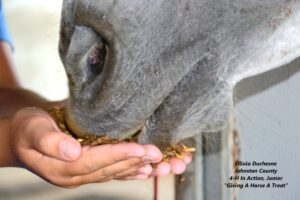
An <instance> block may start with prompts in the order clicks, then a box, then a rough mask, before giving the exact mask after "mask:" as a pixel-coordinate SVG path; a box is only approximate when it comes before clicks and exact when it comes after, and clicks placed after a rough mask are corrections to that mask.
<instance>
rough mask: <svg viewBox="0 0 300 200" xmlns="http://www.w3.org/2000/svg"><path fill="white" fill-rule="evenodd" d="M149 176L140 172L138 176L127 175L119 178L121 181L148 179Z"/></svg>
mask: <svg viewBox="0 0 300 200" xmlns="http://www.w3.org/2000/svg"><path fill="white" fill-rule="evenodd" d="M148 178H149V175H146V174H139V175H136V176H127V177H124V178H121V179H119V180H120V181H129V180H146V179H148Z"/></svg>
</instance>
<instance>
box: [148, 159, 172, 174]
mask: <svg viewBox="0 0 300 200" xmlns="http://www.w3.org/2000/svg"><path fill="white" fill-rule="evenodd" d="M170 172H171V166H170V164H169V163H167V162H161V163H159V164H158V166H157V168H156V169H155V170H154V171H153V172H152V175H153V176H166V175H169V174H170Z"/></svg>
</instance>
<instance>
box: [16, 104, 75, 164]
mask: <svg viewBox="0 0 300 200" xmlns="http://www.w3.org/2000/svg"><path fill="white" fill-rule="evenodd" d="M20 115H21V116H22V118H23V119H24V118H25V119H26V120H23V123H26V124H25V125H24V126H25V128H24V129H23V131H24V134H25V137H26V138H25V141H24V142H26V141H28V143H31V145H29V146H30V147H31V148H33V149H34V150H35V151H37V152H39V153H41V154H44V155H46V156H49V157H53V158H56V159H59V160H63V161H75V160H77V159H78V158H79V156H80V153H81V146H80V144H79V142H78V141H77V140H75V139H74V138H73V137H71V136H68V135H66V134H65V133H63V132H61V131H60V130H59V129H58V127H57V126H56V124H55V122H54V120H53V119H52V118H51V117H50V115H48V113H46V112H44V111H42V110H39V109H33V108H31V109H26V110H25V109H24V110H23V112H22V113H19V116H20Z"/></svg>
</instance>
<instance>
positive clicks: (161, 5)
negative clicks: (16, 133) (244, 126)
mask: <svg viewBox="0 0 300 200" xmlns="http://www.w3.org/2000/svg"><path fill="white" fill-rule="evenodd" d="M299 7H300V6H299V3H298V2H297V1H287V2H286V1H284V0H264V1H248V0H247V1H246V0H245V1H244V0H243V1H229V0H228V1H218V0H203V1H198V0H184V1H179V0H178V1H168V0H150V1H149V0H132V1H120V0H106V1H99V0H76V1H75V0H64V4H63V11H62V21H61V34H60V45H59V47H60V48H59V49H60V55H61V59H62V62H63V64H64V66H65V69H66V72H67V75H68V79H69V88H70V98H69V99H68V103H67V122H68V125H69V126H70V128H71V129H72V130H73V131H74V132H75V133H77V134H78V135H89V134H96V135H104V134H105V135H108V136H110V137H112V138H126V137H129V136H131V135H133V134H134V133H135V132H137V131H138V130H140V129H142V130H143V131H142V134H141V135H140V138H139V141H140V142H141V143H154V144H157V145H159V146H163V145H165V144H169V143H176V142H178V141H179V140H181V139H183V138H187V137H191V136H194V135H196V134H198V133H200V132H201V131H212V130H214V131H215V130H219V129H220V128H222V127H223V125H224V124H225V123H226V122H227V121H228V118H229V116H230V113H231V109H232V88H233V87H234V85H235V84H236V82H238V81H239V80H241V79H242V78H245V77H247V76H250V75H255V74H258V73H261V72H264V71H266V70H269V69H271V68H274V67H278V66H280V65H282V64H283V63H284V62H289V61H291V60H292V59H294V58H295V57H297V56H298V55H299V46H300V45H299V44H300V42H299V41H300V39H299V38H300V33H299V30H300V28H299V27H300V23H299V18H297V16H299V11H298V10H299ZM297 19H298V20H297ZM287 27H288V28H289V29H290V30H291V31H290V32H287V31H285V30H286V28H287ZM290 36H293V38H294V40H293V41H294V43H293V44H289V37H290ZM296 36H297V38H296ZM292 50H293V51H292Z"/></svg>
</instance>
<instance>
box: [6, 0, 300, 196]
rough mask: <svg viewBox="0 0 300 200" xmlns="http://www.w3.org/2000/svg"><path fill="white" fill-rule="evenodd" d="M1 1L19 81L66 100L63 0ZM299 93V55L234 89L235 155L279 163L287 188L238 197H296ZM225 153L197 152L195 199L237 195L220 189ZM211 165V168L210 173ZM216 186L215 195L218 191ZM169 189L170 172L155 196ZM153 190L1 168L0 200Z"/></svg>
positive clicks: (138, 185) (168, 192)
mask: <svg viewBox="0 0 300 200" xmlns="http://www.w3.org/2000/svg"><path fill="white" fill-rule="evenodd" d="M3 4H4V5H3V6H4V12H5V15H6V17H7V21H8V25H9V29H10V32H11V35H12V37H13V40H14V47H15V52H14V56H15V61H16V66H17V67H16V69H15V70H16V72H17V74H18V77H19V79H20V80H21V83H22V85H23V86H24V87H25V88H27V89H31V90H33V91H36V92H37V93H39V94H41V95H42V96H44V97H46V98H48V99H49V100H60V99H63V98H66V97H67V96H68V89H67V80H66V76H65V72H64V69H63V66H62V64H61V62H60V60H59V56H58V49H57V46H58V32H59V18H60V9H61V4H62V0H51V1H40V0H26V1H24V0H3ZM299 91H300V60H299V59H298V60H295V61H294V62H292V63H290V64H289V65H286V66H284V67H281V68H279V69H275V70H272V71H270V72H267V73H264V74H261V75H258V76H256V77H251V78H248V79H246V80H244V81H242V82H241V83H239V84H238V85H237V87H236V88H235V91H234V99H235V105H236V109H235V113H236V116H237V124H236V131H237V133H238V135H239V138H238V144H239V147H240V159H241V160H244V161H250V162H251V161H257V162H260V161H270V162H277V163H278V167H277V170H278V176H282V177H283V179H284V180H283V182H287V183H288V187H287V188H285V189H269V190H258V189H243V190H239V191H238V195H237V196H236V197H237V198H236V199H238V200H253V199H257V200H282V199H286V200H298V199H299V196H300V190H299V189H298V188H299V185H300V179H299V178H297V177H298V174H299V167H300V145H299V144H300V123H299V121H300V103H299V102H300V92H299ZM210 145H211V146H214V145H217V144H216V143H212V144H210ZM224 151H225V150H224V149H222V148H220V149H219V151H215V152H213V153H210V155H204V157H205V156H206V158H203V159H202V160H201V158H200V157H199V159H198V161H199V160H200V161H199V163H198V164H199V165H200V166H201V170H202V171H201V170H200V168H199V169H198V172H199V171H201V173H202V172H203V174H201V173H200V176H201V181H200V182H201V184H202V185H201V188H200V186H198V185H196V186H195V187H197V188H195V191H198V193H200V194H201V195H200V196H201V197H200V198H199V200H200V199H201V200H218V199H220V200H221V199H228V198H226V197H225V196H224V194H225V193H226V192H228V191H229V192H232V193H233V192H234V191H230V189H226V188H225V187H224V182H225V181H226V180H228V178H229V177H226V176H227V175H226V176H224V173H223V171H222V169H226V168H227V166H229V165H230V164H231V163H229V160H227V159H224V158H225V157H222V154H224ZM225 153H227V154H228V153H229V154H230V152H225ZM216 155H219V156H216ZM209 156H211V157H214V159H215V158H217V159H219V160H220V159H221V161H220V162H221V163H222V166H221V168H214V167H215V166H216V164H215V163H216V160H214V161H213V162H212V163H211V164H210V165H203V162H207V160H209ZM222 159H223V160H222ZM198 161H197V162H198ZM205 166H206V167H205ZM207 166H208V167H207ZM209 169H210V170H211V171H210V172H209V173H208V170H209ZM217 170H220V171H217ZM216 174H221V175H222V174H223V177H222V178H220V179H218V177H216ZM203 177H204V178H203ZM194 185H195V184H194ZM217 188H219V189H217ZM216 191H220V192H219V193H218V194H217V193H216ZM224 191H225V192H224ZM174 192H175V191H174V177H173V176H168V177H164V178H160V193H159V195H160V197H159V199H161V200H173V199H174ZM152 195H153V182H152V180H148V181H131V182H118V181H112V182H109V183H105V184H93V185H88V186H83V187H80V188H78V189H72V190H65V189H60V188H57V187H54V186H52V185H50V184H48V183H46V182H45V181H43V180H41V179H40V178H39V177H37V176H35V175H33V174H32V173H30V172H28V171H26V170H22V169H9V168H7V169H1V170H0V200H10V199H14V200H35V199H44V200H50V199H51V200H52V199H53V200H81V199H87V200H94V199H95V200H96V199H108V200H110V199H116V200H117V199H122V200H123V199H133V200H134V199H139V200H149V199H152ZM208 196H213V197H212V198H208Z"/></svg>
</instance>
